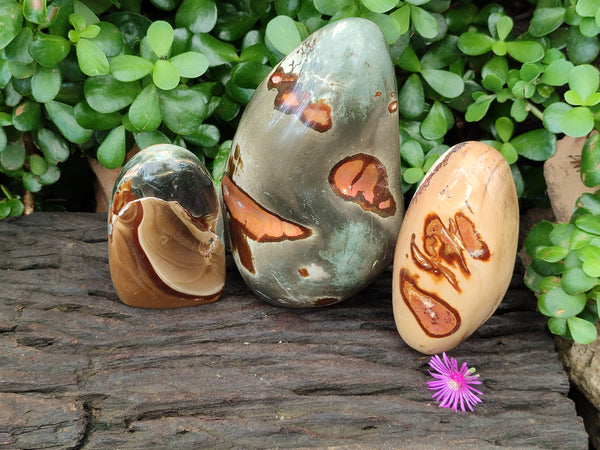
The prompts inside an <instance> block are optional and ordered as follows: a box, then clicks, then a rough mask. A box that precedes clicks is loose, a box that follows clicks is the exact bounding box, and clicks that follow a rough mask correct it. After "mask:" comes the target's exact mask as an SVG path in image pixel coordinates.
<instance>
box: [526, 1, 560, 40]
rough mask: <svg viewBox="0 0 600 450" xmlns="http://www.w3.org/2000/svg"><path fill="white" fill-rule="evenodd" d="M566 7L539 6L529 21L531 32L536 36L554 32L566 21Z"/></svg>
mask: <svg viewBox="0 0 600 450" xmlns="http://www.w3.org/2000/svg"><path fill="white" fill-rule="evenodd" d="M564 16H565V8H563V7H562V6H555V7H552V6H547V7H538V8H536V9H535V11H534V12H533V17H532V18H531V22H530V23H529V33H530V34H531V35H532V36H535V37H541V36H545V35H547V34H550V33H552V32H553V31H554V30H556V29H557V28H558V27H560V26H561V25H562V23H563V22H564Z"/></svg>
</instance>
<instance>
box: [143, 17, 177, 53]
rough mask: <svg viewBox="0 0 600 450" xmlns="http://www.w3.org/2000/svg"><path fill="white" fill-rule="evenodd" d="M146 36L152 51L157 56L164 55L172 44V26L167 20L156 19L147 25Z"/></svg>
mask: <svg viewBox="0 0 600 450" xmlns="http://www.w3.org/2000/svg"><path fill="white" fill-rule="evenodd" d="M147 36H148V44H150V48H152V51H153V52H154V53H155V54H156V55H157V56H158V57H159V58H164V57H166V56H167V54H168V53H169V49H170V48H171V44H173V39H174V33H173V27H171V25H169V23H168V22H165V21H163V20H157V21H156V22H152V24H151V25H150V26H149V27H148V31H147Z"/></svg>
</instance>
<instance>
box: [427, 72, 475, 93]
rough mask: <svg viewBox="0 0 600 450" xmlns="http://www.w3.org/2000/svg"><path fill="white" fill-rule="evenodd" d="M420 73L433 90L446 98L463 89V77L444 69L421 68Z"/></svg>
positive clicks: (461, 91)
mask: <svg viewBox="0 0 600 450" xmlns="http://www.w3.org/2000/svg"><path fill="white" fill-rule="evenodd" d="M421 75H422V76H423V78H424V79H425V81H426V82H427V84H429V86H431V88H432V89H433V90H434V91H436V92H437V93H438V94H440V95H442V96H444V97H446V98H456V97H458V96H459V95H460V94H462V93H463V91H464V89H465V83H464V81H463V79H462V78H461V77H460V76H458V75H457V74H455V73H452V72H449V71H446V70H439V69H423V70H422V71H421Z"/></svg>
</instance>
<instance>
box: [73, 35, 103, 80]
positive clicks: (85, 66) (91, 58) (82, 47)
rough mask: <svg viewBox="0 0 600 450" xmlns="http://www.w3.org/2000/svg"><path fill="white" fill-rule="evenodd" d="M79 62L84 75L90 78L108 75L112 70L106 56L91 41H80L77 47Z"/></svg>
mask: <svg viewBox="0 0 600 450" xmlns="http://www.w3.org/2000/svg"><path fill="white" fill-rule="evenodd" d="M76 51H77V61H78V62H79V68H80V69H81V71H82V72H83V73H85V74H86V75H88V76H90V77H94V76H98V75H106V74H107V73H108V70H109V68H110V66H109V64H108V59H107V58H106V55H105V54H104V53H103V52H102V50H100V47H98V46H97V45H96V44H94V43H93V42H92V41H91V40H89V39H80V40H79V42H77V46H76Z"/></svg>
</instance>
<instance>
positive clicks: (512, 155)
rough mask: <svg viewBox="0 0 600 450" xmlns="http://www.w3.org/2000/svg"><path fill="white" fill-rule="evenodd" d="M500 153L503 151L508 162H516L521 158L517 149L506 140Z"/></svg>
mask: <svg viewBox="0 0 600 450" xmlns="http://www.w3.org/2000/svg"><path fill="white" fill-rule="evenodd" d="M500 153H502V156H504V159H506V161H507V162H508V164H514V163H516V162H517V160H518V159H519V154H518V153H517V150H516V149H515V147H514V146H513V145H512V144H511V143H510V142H505V143H503V144H502V145H501V146H500Z"/></svg>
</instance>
